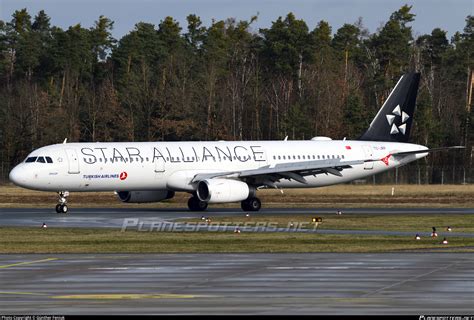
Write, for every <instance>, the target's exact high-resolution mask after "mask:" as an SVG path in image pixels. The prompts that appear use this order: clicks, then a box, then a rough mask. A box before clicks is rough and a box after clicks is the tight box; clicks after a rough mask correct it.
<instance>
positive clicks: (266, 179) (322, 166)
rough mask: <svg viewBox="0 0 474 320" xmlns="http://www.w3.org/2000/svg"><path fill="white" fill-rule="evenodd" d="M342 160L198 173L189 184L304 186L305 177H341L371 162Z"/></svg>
mask: <svg viewBox="0 0 474 320" xmlns="http://www.w3.org/2000/svg"><path fill="white" fill-rule="evenodd" d="M341 160H342V159H327V160H314V161H303V162H288V163H280V164H276V165H274V166H265V167H261V168H258V169H251V170H242V171H229V172H216V173H200V174H197V175H196V176H194V178H193V180H192V181H191V182H199V181H202V180H206V179H213V178H217V177H223V178H237V179H241V180H246V181H249V182H252V184H257V185H258V184H260V185H268V186H272V187H273V186H274V182H276V181H278V180H280V179H293V180H295V181H298V182H301V183H303V184H306V183H307V182H306V179H305V178H304V177H305V176H309V175H317V174H332V175H335V176H339V177H342V174H341V171H342V170H345V169H349V168H352V166H353V165H357V164H363V163H364V162H366V161H371V160H353V161H341Z"/></svg>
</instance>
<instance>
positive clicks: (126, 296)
mask: <svg viewBox="0 0 474 320" xmlns="http://www.w3.org/2000/svg"><path fill="white" fill-rule="evenodd" d="M197 297H201V296H196V295H191V294H141V293H131V294H128V293H111V294H76V295H64V296H52V297H51V298H53V299H77V300H79V299H85V300H101V299H102V300H122V299H192V298H197Z"/></svg>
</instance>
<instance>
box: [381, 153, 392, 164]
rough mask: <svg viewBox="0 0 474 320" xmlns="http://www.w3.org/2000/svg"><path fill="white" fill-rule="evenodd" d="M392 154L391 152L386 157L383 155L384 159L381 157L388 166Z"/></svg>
mask: <svg viewBox="0 0 474 320" xmlns="http://www.w3.org/2000/svg"><path fill="white" fill-rule="evenodd" d="M391 156H392V155H391V154H389V155H388V156H386V157H383V158H382V159H380V160H382V161H383V163H385V165H386V166H388V159H390V157H391Z"/></svg>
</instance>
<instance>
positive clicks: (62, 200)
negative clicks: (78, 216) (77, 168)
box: [56, 191, 69, 213]
mask: <svg viewBox="0 0 474 320" xmlns="http://www.w3.org/2000/svg"><path fill="white" fill-rule="evenodd" d="M58 195H59V203H58V204H57V205H56V212H57V213H67V211H68V207H67V197H68V196H69V191H60V192H58Z"/></svg>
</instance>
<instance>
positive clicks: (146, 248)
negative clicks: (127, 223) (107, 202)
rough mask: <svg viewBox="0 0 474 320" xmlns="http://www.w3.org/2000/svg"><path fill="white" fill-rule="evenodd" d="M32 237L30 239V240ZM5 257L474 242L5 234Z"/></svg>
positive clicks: (468, 247)
mask: <svg viewBox="0 0 474 320" xmlns="http://www.w3.org/2000/svg"><path fill="white" fill-rule="evenodd" d="M26 235H27V236H26ZM0 242H1V243H2V246H0V253H1V254H4V253H48V254H55V253H56V254H59V253H181V252H183V253H184V252H188V253H204V252H206V253H230V252H268V253H269V252H396V251H405V250H427V249H430V250H431V249H435V250H439V249H441V250H446V249H449V250H454V251H464V252H465V251H472V248H474V238H450V244H449V245H441V244H440V240H439V239H436V240H433V239H428V238H426V239H423V240H421V241H415V240H413V239H412V237H386V236H353V235H317V234H295V233H292V234H290V233H241V234H234V233H229V232H213V233H210V232H199V233H193V234H192V235H191V234H189V233H179V232H174V233H173V232H138V231H127V232H120V231H119V230H111V229H81V228H76V229H73V228H57V229H52V228H48V229H41V228H24V227H23V228H16V227H15V228H14V227H5V228H0Z"/></svg>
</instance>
